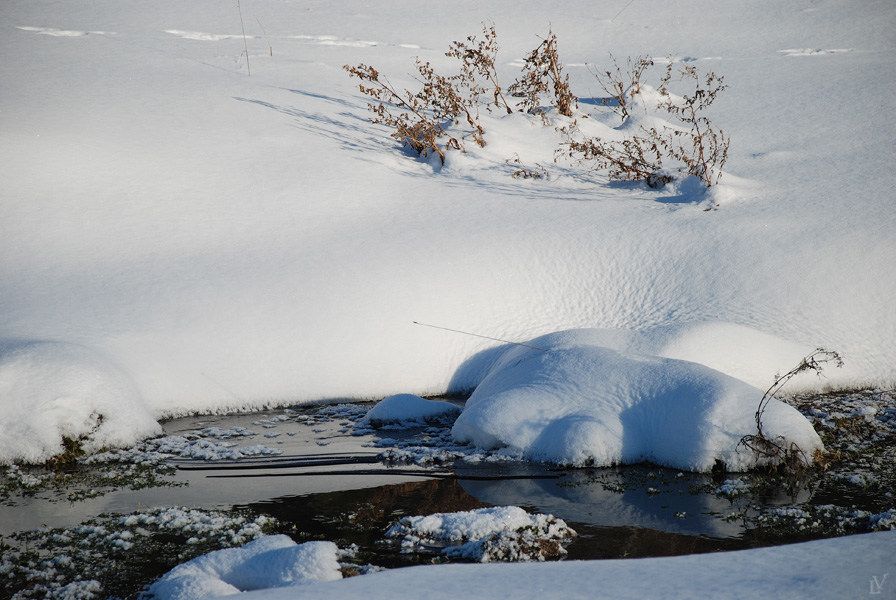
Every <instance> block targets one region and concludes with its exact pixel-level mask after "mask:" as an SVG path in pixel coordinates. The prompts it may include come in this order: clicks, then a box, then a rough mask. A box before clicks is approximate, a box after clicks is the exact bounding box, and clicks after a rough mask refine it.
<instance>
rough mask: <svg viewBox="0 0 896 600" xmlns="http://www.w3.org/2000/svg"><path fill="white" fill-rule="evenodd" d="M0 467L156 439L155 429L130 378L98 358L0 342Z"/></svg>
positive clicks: (75, 349) (63, 346)
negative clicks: (70, 447) (72, 444)
mask: <svg viewBox="0 0 896 600" xmlns="http://www.w3.org/2000/svg"><path fill="white" fill-rule="evenodd" d="M0 404H2V407H3V410H2V411H0V431H2V432H3V435H0V464H2V463H12V462H27V463H36V462H42V461H45V460H47V459H49V458H51V457H53V456H54V455H57V454H59V453H61V452H63V450H64V448H63V438H68V439H71V440H79V441H80V442H81V443H82V446H83V448H84V450H85V451H87V452H96V451H98V450H100V449H101V448H103V447H107V446H111V447H119V446H127V445H130V444H133V443H135V442H137V441H139V440H141V439H144V438H147V437H150V436H153V435H158V434H159V433H161V432H162V428H161V426H160V425H159V424H158V423H157V422H156V420H155V419H154V418H153V415H152V414H151V413H150V411H149V410H148V409H147V408H146V405H145V404H144V402H143V399H142V398H141V397H140V394H139V392H138V391H137V389H136V388H135V387H134V384H133V382H132V381H131V379H130V378H129V377H128V376H127V375H126V374H125V373H124V372H122V371H121V370H120V369H119V368H118V367H116V366H115V365H114V364H113V363H112V362H111V361H109V360H107V359H106V358H105V357H103V356H102V355H100V354H99V353H97V352H95V351H93V350H91V349H89V348H87V347H85V346H81V345H78V344H69V343H60V342H15V343H12V342H6V343H0Z"/></svg>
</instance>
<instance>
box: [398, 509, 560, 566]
mask: <svg viewBox="0 0 896 600" xmlns="http://www.w3.org/2000/svg"><path fill="white" fill-rule="evenodd" d="M385 535H386V537H387V538H399V543H400V545H401V551H402V552H415V551H418V550H419V548H420V547H421V546H424V545H430V546H431V545H438V544H440V543H441V544H444V543H454V544H455V545H452V546H449V547H447V548H445V549H443V551H442V552H443V553H444V554H445V555H447V556H448V557H450V558H456V559H462V560H473V561H476V562H491V561H496V560H504V561H530V560H538V561H543V560H545V559H546V558H549V557H554V558H556V557H557V556H559V555H562V554H565V553H566V550H565V548H563V546H562V545H561V544H560V542H564V541H570V540H571V538H573V537H575V535H576V532H575V531H573V530H572V529H570V528H569V527H567V525H566V523H565V522H564V521H563V520H562V519H557V518H555V517H554V516H553V515H544V514H535V515H530V514H529V513H527V512H526V511H524V510H523V509H522V508H520V507H518V506H499V507H494V508H480V509H475V510H470V511H461V512H454V513H435V514H431V515H426V516H419V517H403V518H401V519H400V520H399V521H398V523H397V524H395V525H393V526H392V527H391V528H390V529H389V530H388V531H386V534H385ZM546 554H549V555H550V556H546Z"/></svg>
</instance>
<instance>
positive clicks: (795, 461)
mask: <svg viewBox="0 0 896 600" xmlns="http://www.w3.org/2000/svg"><path fill="white" fill-rule="evenodd" d="M829 362H833V363H834V365H835V366H837V367H842V366H843V359H842V358H840V355H839V354H837V353H836V352H833V351H830V350H825V349H824V348H816V349H815V351H814V352H812V353H811V354H809V355H808V356H806V357H805V358H803V360H801V361H800V364H798V365H797V366H795V367H794V368H792V369H791V370H790V371H788V372H787V373H785V374H784V375H778V376H777V377H776V378H775V382H774V383H773V384H772V385H771V387H769V388H768V389H767V390H766V391H765V394H763V396H762V398H761V399H760V400H759V407H758V408H757V409H756V415H755V419H756V433H755V434H752V435H745V436H744V437H742V438H741V439H740V442H739V443H738V446H740V445H743V446H744V447H746V448H748V449H749V450H751V451H752V452H753V453H754V454H755V455H756V457H757V459H759V460H760V461H761V462H763V463H767V464H771V465H781V466H783V467H784V468H785V469H786V471H787V472H788V473H793V474H800V473H801V472H802V471H803V470H804V469H805V468H806V467H808V466H809V465H810V464H811V460H810V458H809V457H808V456H806V454H805V452H803V450H802V449H801V448H800V447H799V446H798V445H796V444H795V443H790V444H788V443H787V442H786V440H785V439H784V438H782V437H780V436H777V437H769V436H768V435H767V434H766V433H765V431H763V427H762V416H763V414H764V413H765V409H766V408H767V407H768V404H769V402H771V400H772V398H774V397H775V395H776V394H777V393H778V392H779V391H781V388H782V387H784V384H786V383H787V382H788V381H790V380H791V379H792V378H793V377H795V376H796V375H798V374H800V373H804V372H807V371H814V372H815V373H816V374H817V375H821V372H822V368H823V366H824V365H825V364H827V363H829Z"/></svg>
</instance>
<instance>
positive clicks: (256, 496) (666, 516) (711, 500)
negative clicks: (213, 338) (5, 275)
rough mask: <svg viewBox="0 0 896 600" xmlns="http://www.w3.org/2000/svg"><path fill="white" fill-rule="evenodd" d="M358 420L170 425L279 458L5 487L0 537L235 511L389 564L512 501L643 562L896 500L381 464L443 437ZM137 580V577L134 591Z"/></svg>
mask: <svg viewBox="0 0 896 600" xmlns="http://www.w3.org/2000/svg"><path fill="white" fill-rule="evenodd" d="M350 413H351V410H349V412H348V413H346V412H345V411H343V412H341V413H340V411H338V410H337V411H335V412H334V411H333V410H329V412H328V411H327V409H325V408H322V407H319V406H318V407H314V406H312V407H297V408H294V409H292V410H288V411H287V410H274V411H269V412H266V413H259V414H243V415H231V416H213V417H190V418H184V419H178V420H173V421H170V422H168V423H165V425H164V428H165V433H166V435H169V436H181V435H189V434H190V432H197V431H202V430H205V431H209V429H208V428H218V430H234V429H235V428H247V429H251V430H252V431H255V432H256V433H255V434H254V435H250V436H243V437H241V438H240V439H238V440H232V439H230V438H228V440H229V441H235V442H236V444H237V447H246V446H252V445H264V446H266V447H269V448H275V449H277V450H280V451H282V454H280V455H277V456H264V457H255V458H244V459H242V460H239V461H235V462H234V461H227V460H213V461H208V460H201V459H198V458H178V459H176V460H174V461H170V463H173V464H175V465H176V466H177V468H178V470H177V471H175V472H173V473H171V474H169V475H165V476H163V477H161V479H162V480H164V481H165V482H167V483H169V484H171V483H173V484H177V485H176V486H175V487H171V486H164V487H148V488H144V489H132V488H131V487H130V486H128V485H126V484H125V485H121V484H119V485H114V486H111V485H110V486H108V489H103V488H102V486H99V487H98V488H96V489H94V486H95V485H96V481H95V480H92V479H90V478H87V479H84V478H83V477H81V476H80V475H78V472H79V471H80V472H82V473H86V472H91V471H93V472H96V471H102V470H103V469H105V468H107V467H106V466H104V465H99V466H92V467H84V466H81V467H75V468H74V471H75V475H74V476H73V477H72V478H71V479H70V480H68V481H69V482H68V483H66V484H65V485H62V486H60V487H54V486H49V487H45V488H38V489H37V490H35V491H32V492H30V493H27V494H21V493H15V492H12V493H10V492H9V491H7V492H6V493H5V494H6V497H5V499H4V501H3V503H2V505H0V536H2V537H0V541H2V539H3V538H6V539H11V538H10V537H9V536H13V535H14V532H20V531H23V530H31V529H34V528H38V527H44V528H74V527H76V526H77V525H79V524H80V523H82V522H83V521H85V520H88V519H91V518H95V517H97V516H98V515H126V514H130V513H133V512H135V511H145V510H147V509H152V508H154V507H202V508H204V509H221V510H232V509H237V510H240V511H242V512H243V513H249V514H252V515H268V516H271V517H274V518H275V519H276V520H277V524H276V525H275V526H274V531H275V532H282V533H287V534H289V535H290V536H292V537H293V538H294V539H295V540H296V541H298V542H301V541H307V540H318V539H322V540H330V541H334V542H336V543H337V544H338V545H339V546H340V547H343V548H344V547H349V546H351V545H356V546H357V560H358V561H359V562H362V563H366V564H374V565H379V566H383V567H390V568H391V567H400V566H407V565H410V564H419V563H424V562H433V561H438V560H439V558H438V557H439V554H438V553H439V550H440V549H439V548H432V549H431V551H427V550H425V549H424V550H423V551H420V552H417V553H414V554H402V553H400V552H399V550H398V548H397V547H395V546H394V545H390V544H389V543H386V542H384V540H383V533H384V532H385V530H386V529H387V528H388V527H389V526H390V525H392V524H393V523H395V522H396V521H397V520H398V519H399V518H401V517H404V516H414V515H427V514H432V513H437V512H455V511H465V510H471V509H475V508H483V507H489V506H505V505H514V506H520V507H523V508H525V509H526V510H529V511H531V512H538V513H545V514H552V515H554V516H555V517H558V518H560V519H563V520H564V521H566V523H567V524H568V525H569V526H570V527H572V528H573V529H574V530H576V532H577V533H578V536H577V537H576V538H575V540H574V541H573V542H572V543H571V544H569V545H568V547H567V551H568V554H567V556H566V558H567V559H605V558H621V557H632V558H634V557H647V556H670V555H680V554H692V553H701V552H716V551H727V550H737V549H744V548H751V547H757V546H763V545H772V544H781V543H788V542H792V541H800V540H803V539H809V538H813V537H825V536H828V535H831V534H832V533H831V531H826V530H821V529H818V530H801V529H800V528H798V527H791V526H790V525H787V524H785V525H784V526H783V527H778V528H777V529H775V528H774V527H757V526H756V521H755V519H754V520H752V521H751V518H752V517H751V515H753V516H755V514H757V513H758V512H761V511H763V510H768V509H774V508H777V507H784V508H787V507H791V508H799V509H803V508H809V507H812V506H816V505H821V504H836V505H838V506H849V507H852V508H853V509H860V508H866V509H867V510H871V511H876V510H883V509H885V508H886V506H887V505H888V503H889V504H892V497H891V496H892V494H890V495H889V496H888V495H887V494H886V493H885V492H882V490H881V489H880V487H878V488H873V487H872V488H869V487H867V486H866V487H865V488H862V487H856V486H855V485H846V484H844V483H842V482H840V480H838V479H836V478H828V479H827V480H822V481H821V482H819V481H815V482H813V483H811V484H805V485H795V486H788V485H784V484H782V483H781V482H780V481H778V482H777V483H774V484H770V485H764V486H763V485H758V486H757V485H756V479H755V478H753V479H744V480H743V482H744V483H743V485H744V486H747V485H748V484H749V485H751V486H752V487H750V488H749V490H746V488H745V491H743V492H737V493H734V494H730V493H725V492H724V491H723V490H724V489H725V486H726V485H727V486H728V487H729V488H730V486H731V482H732V481H736V480H738V478H742V477H743V476H741V475H734V474H725V473H711V474H696V473H685V472H680V471H677V470H674V469H667V468H662V467H657V466H655V465H649V464H642V465H630V466H623V467H613V468H600V469H598V468H581V469H566V468H558V467H554V466H550V465H544V464H537V463H528V462H520V461H510V460H499V461H495V462H492V461H483V460H480V461H478V462H467V461H464V460H459V461H454V462H449V463H444V464H439V463H438V462H437V463H436V466H432V465H425V466H421V465H420V464H414V463H413V462H411V463H403V464H395V463H385V462H383V461H382V460H381V459H379V458H377V457H378V455H379V454H380V453H381V452H382V451H383V448H384V445H386V444H384V439H385V438H387V437H388V438H390V440H391V441H392V442H395V443H399V444H400V443H401V442H402V441H403V440H405V441H406V440H428V439H431V438H434V437H435V438H438V435H437V433H434V432H435V429H434V428H432V427H419V428H414V429H404V430H398V431H395V430H393V431H381V432H372V431H367V432H364V433H363V434H362V435H358V434H357V433H358V432H357V431H355V430H354V429H353V425H354V421H356V420H357V414H358V413H355V414H354V416H352V415H351V414H350ZM360 413H361V414H363V409H360ZM346 415H348V416H346ZM442 429H444V427H443V428H442ZM441 439H444V436H443V437H442V438H441ZM732 478H733V479H732ZM183 484H186V485H183ZM738 485H740V484H738ZM81 488H89V489H81ZM73 490H74V491H75V492H76V493H75V494H74V496H73V494H72V492H73ZM72 497H74V498H75V499H74V500H70V499H69V498H72ZM839 533H844V532H842V531H841V532H839ZM845 533H850V531H846V532H845ZM151 562H152V561H151V560H150V561H149V562H147V565H149V566H147V567H146V568H143V576H144V578H145V581H144V583H146V582H149V581H151V580H152V578H153V577H156V576H158V574H160V573H162V572H164V571H165V570H167V569H168V568H170V566H167V565H166V564H162V563H160V564H155V565H151ZM171 566H173V565H171ZM150 574H151V575H150ZM139 579H140V577H139V574H138V576H136V578H135V580H134V583H135V584H137V583H139ZM139 589H140V587H137V588H135V589H134V590H131V592H136V591H139Z"/></svg>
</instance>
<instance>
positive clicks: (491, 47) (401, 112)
mask: <svg viewBox="0 0 896 600" xmlns="http://www.w3.org/2000/svg"><path fill="white" fill-rule="evenodd" d="M482 31H483V37H484V39H483V40H480V41H478V42H477V40H476V36H469V37H467V40H466V41H465V42H457V41H456V42H453V43H452V44H451V46H450V47H449V50H448V52H446V53H445V56H448V57H451V58H456V59H457V60H459V61H460V62H461V70H460V73H458V74H456V75H450V76H444V75H440V74H438V73H436V72H435V70H434V69H433V67H432V65H431V64H430V63H429V62H425V63H424V62H421V61H420V59H419V58H418V59H417V60H416V66H417V73H418V74H419V76H420V81H421V82H422V83H423V87H422V88H421V89H420V90H419V91H418V92H411V91H410V90H407V89H405V90H403V91H401V90H399V89H397V88H395V87H394V86H393V85H392V84H391V83H390V82H389V80H388V79H387V78H386V77H385V76H382V75H381V74H380V72H379V71H378V70H376V69H375V68H373V67H371V66H368V65H365V64H360V65H358V66H351V65H345V66H344V67H343V68H344V69H345V70H346V71H348V72H349V74H350V75H351V76H353V77H357V78H359V79H360V80H361V81H362V82H366V83H367V84H369V85H365V83H361V84H360V85H359V89H360V90H361V92H362V93H364V94H366V95H368V96H370V97H371V98H373V99H374V100H375V102H372V103H368V105H367V107H368V109H370V111H371V112H372V113H373V114H374V116H373V117H371V118H370V121H371V122H372V123H377V124H381V125H386V126H388V127H391V128H392V129H394V130H395V131H394V132H393V133H392V134H391V135H392V137H393V138H395V139H396V140H398V141H399V142H401V143H402V144H404V145H406V146H410V147H411V149H413V150H414V151H415V152H417V154H421V155H423V156H424V157H426V156H430V155H432V154H435V155H437V156H438V157H439V159H440V161H441V162H442V163H443V164H444V162H445V151H447V150H448V149H449V148H455V149H457V150H461V151H464V139H466V138H467V137H472V138H473V140H474V141H475V142H476V143H477V144H478V145H479V146H480V147H481V146H485V144H486V141H485V128H484V127H483V126H482V123H481V121H480V118H479V107H480V106H481V105H482V101H481V98H482V96H484V95H488V96H491V98H492V101H491V102H486V103H485V106H486V108H487V109H488V110H490V108H491V106H496V107H498V108H503V109H504V110H505V111H507V113H508V114H509V113H512V112H513V111H514V107H513V106H511V104H510V103H509V102H508V101H507V99H506V98H505V97H504V93H503V91H502V89H501V85H500V84H499V82H498V72H497V69H496V67H495V57H496V55H497V53H498V44H497V33H496V32H495V28H494V26H488V25H483V28H482ZM508 90H509V91H510V92H511V93H512V94H513V95H514V96H517V97H521V98H523V101H522V102H521V103H520V104H521V106H520V107H518V110H519V111H521V112H529V113H532V114H538V115H541V116H542V118H544V109H543V108H541V106H540V102H541V100H542V98H543V96H545V95H547V96H548V97H549V98H552V100H551V101H552V103H553V104H554V106H556V107H557V110H558V111H559V113H560V114H561V115H564V116H567V117H571V116H572V115H573V106H574V105H575V103H576V98H575V96H573V94H572V92H571V91H570V89H569V78H568V76H566V75H564V74H563V67H562V65H561V63H560V58H559V55H558V53H557V36H555V35H554V34H553V33H551V32H549V37H548V38H546V39H545V40H544V41H542V43H541V44H540V45H539V46H538V47H537V48H535V50H533V51H532V52H531V53H530V55H529V56H528V57H527V58H526V60H525V63H524V66H523V74H522V76H521V78H520V79H518V80H517V81H515V82H514V83H513V84H512V85H511V86H510V87H509V88H508ZM461 121H463V122H465V123H466V125H467V126H468V128H469V129H468V130H467V131H466V132H465V133H463V134H461V135H452V134H451V133H449V132H448V128H449V127H451V126H453V125H460V123H461Z"/></svg>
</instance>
